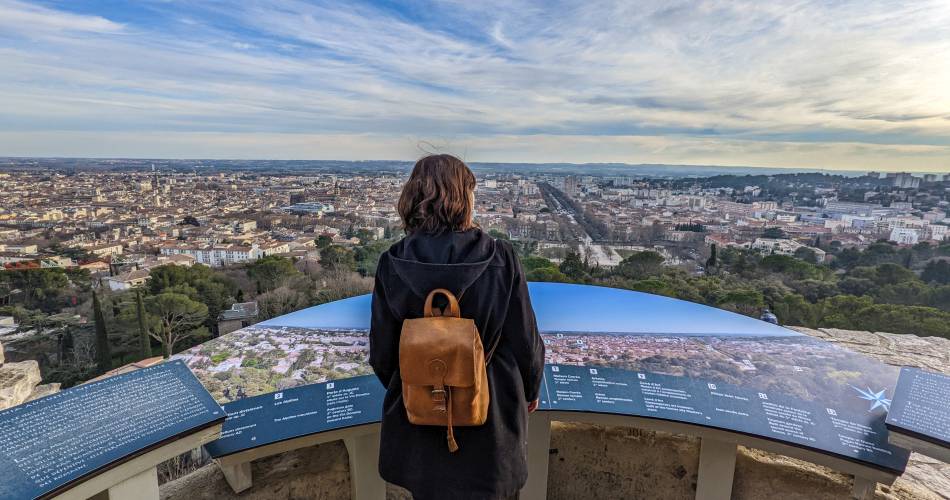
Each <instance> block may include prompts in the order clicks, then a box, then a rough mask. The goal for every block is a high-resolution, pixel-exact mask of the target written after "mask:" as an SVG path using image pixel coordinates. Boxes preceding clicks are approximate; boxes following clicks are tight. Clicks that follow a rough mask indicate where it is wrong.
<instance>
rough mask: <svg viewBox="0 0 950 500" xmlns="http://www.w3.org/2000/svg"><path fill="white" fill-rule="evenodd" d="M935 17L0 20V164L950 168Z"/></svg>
mask: <svg viewBox="0 0 950 500" xmlns="http://www.w3.org/2000/svg"><path fill="white" fill-rule="evenodd" d="M948 56H950V6H948V5H947V4H945V3H943V2H936V1H933V2H922V3H915V4H914V5H909V6H895V5H893V4H892V3H889V2H836V3H831V2H800V3H796V4H794V5H763V4H757V3H733V2H730V3H719V2H688V3H681V4H676V5H671V4H668V3H652V2H647V3H640V4H637V5H624V4H622V3H617V4H613V3H603V2H588V3H584V4H583V5H576V6H574V5H567V4H559V5H556V6H552V7H550V8H549V7H548V6H545V5H542V4H538V3H530V2H529V3H523V2H506V3H504V4H501V3H494V2H481V3H478V5H477V6H474V5H469V4H465V3H461V2H445V3H438V4H430V3H428V2H414V3H410V4H408V5H398V6H397V5H393V4H389V3H387V2H358V3H350V4H346V5H345V6H344V5H341V4H334V3H331V2H300V1H294V0H262V1H258V2H249V3H241V4H240V5H226V4H219V3H215V2H197V3H189V4H188V5H183V4H177V3H170V2H138V3H135V4H127V3H124V2H120V3H112V2H104V3H101V2H95V3H93V2H55V1H54V2H24V1H19V0H0V64H2V65H3V66H4V67H5V68H6V69H7V71H6V73H7V75H8V76H7V77H6V78H5V79H3V81H0V107H2V108H3V109H4V110H5V112H4V113H3V115H4V118H5V119H4V120H2V122H3V123H2V124H0V155H2V156H28V157H34V156H35V157H127V158H213V159H217V158H222V159H224V158H248V159H265V158H266V159H335V160H363V159H381V160H410V159H413V158H416V157H418V156H420V155H421V154H423V153H425V152H430V151H447V152H452V153H456V154H458V155H460V156H462V157H464V158H465V159H466V160H467V161H473V162H515V163H522V162H523V163H548V162H559V163H560V162H564V163H589V162H590V163H598V162H611V163H612V162H617V163H630V164H640V163H663V164H687V165H722V166H762V167H791V168H807V169H810V168H821V169H836V170H877V171H900V170H911V171H916V172H945V171H947V170H948V169H950V57H948Z"/></svg>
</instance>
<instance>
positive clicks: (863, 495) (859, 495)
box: [851, 476, 877, 500]
mask: <svg viewBox="0 0 950 500" xmlns="http://www.w3.org/2000/svg"><path fill="white" fill-rule="evenodd" d="M851 484H852V486H851V498H854V499H856V500H870V499H871V498H873V497H874V491H875V490H877V481H874V480H872V479H867V478H863V477H858V476H854V481H853V482H852V483H851Z"/></svg>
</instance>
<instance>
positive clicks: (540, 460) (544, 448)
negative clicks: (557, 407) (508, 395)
mask: <svg viewBox="0 0 950 500" xmlns="http://www.w3.org/2000/svg"><path fill="white" fill-rule="evenodd" d="M550 457H551V417H550V416H549V414H548V413H547V412H539V411H536V412H534V413H532V414H531V415H530V416H529V417H528V482H527V483H525V485H524V487H523V488H521V498H522V499H523V500H544V499H545V498H547V494H548V463H549V461H550V459H551V458H550Z"/></svg>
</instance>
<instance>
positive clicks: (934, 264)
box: [920, 260, 950, 285]
mask: <svg viewBox="0 0 950 500" xmlns="http://www.w3.org/2000/svg"><path fill="white" fill-rule="evenodd" d="M920 278H921V279H922V280H924V281H926V282H928V283H940V284H941V285H950V262H947V261H946V260H932V261H930V262H928V263H927V265H926V266H924V272H923V273H922V274H921V275H920Z"/></svg>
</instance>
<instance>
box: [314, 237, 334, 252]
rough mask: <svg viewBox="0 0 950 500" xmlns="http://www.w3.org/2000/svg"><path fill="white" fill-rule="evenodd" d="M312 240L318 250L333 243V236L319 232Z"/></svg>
mask: <svg viewBox="0 0 950 500" xmlns="http://www.w3.org/2000/svg"><path fill="white" fill-rule="evenodd" d="M314 241H315V242H316V244H317V248H318V249H320V250H323V249H324V248H326V247H328V246H330V245H332V244H333V238H331V237H329V236H327V235H325V234H321V235H320V236H317V239H316V240H314Z"/></svg>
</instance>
